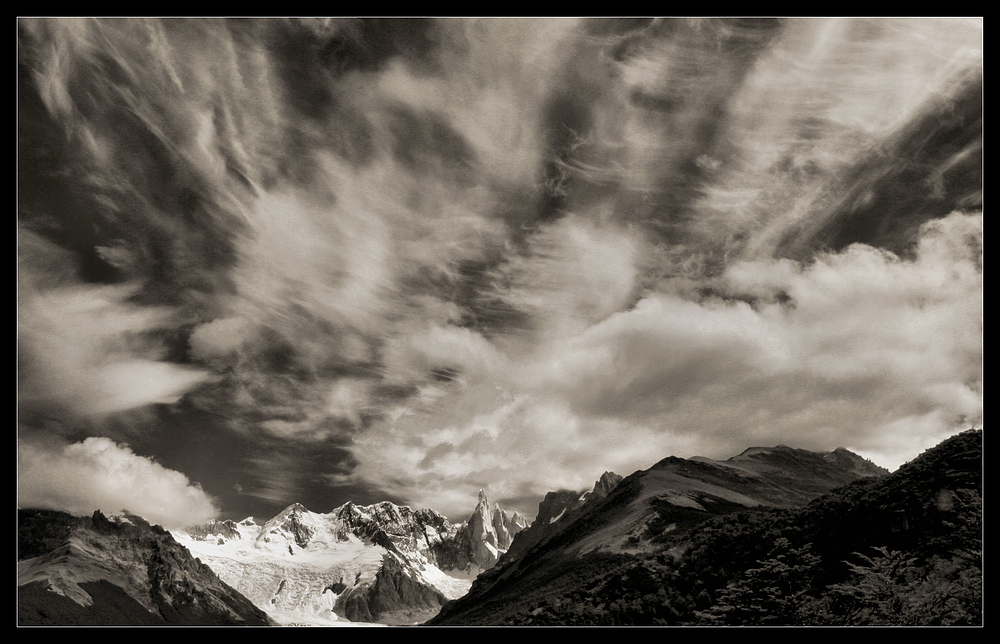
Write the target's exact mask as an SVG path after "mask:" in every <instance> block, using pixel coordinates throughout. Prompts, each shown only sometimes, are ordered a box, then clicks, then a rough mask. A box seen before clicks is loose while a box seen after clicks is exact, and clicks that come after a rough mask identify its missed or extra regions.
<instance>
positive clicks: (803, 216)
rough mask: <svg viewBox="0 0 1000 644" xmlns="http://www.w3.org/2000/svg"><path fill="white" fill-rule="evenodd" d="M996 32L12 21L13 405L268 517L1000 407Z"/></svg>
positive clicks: (940, 24) (731, 25)
mask: <svg viewBox="0 0 1000 644" xmlns="http://www.w3.org/2000/svg"><path fill="white" fill-rule="evenodd" d="M981 36H982V26H981V21H967V20H909V21H907V20H889V19H882V20H815V21H813V20H771V19H750V20H740V19H734V20H728V19H727V20H714V19H701V20H693V19H667V20H664V19H656V20H652V19H622V20H618V19H616V20H605V19H593V20H582V21H576V20H566V19H552V20H506V19H488V20H457V19H456V20H451V19H443V20H410V19H403V20H356V19H289V20H285V19H278V20H209V19H195V20H80V19H68V20H63V19H35V20H22V21H20V22H19V59H18V65H19V67H18V73H19V170H20V173H19V225H20V234H19V296H18V297H19V300H18V305H19V357H18V359H19V377H20V381H19V383H20V384H19V394H20V405H21V410H22V418H21V419H22V424H24V425H25V427H24V428H23V429H22V432H24V433H25V434H31V435H33V436H37V435H44V434H46V433H51V432H52V431H56V430H52V429H51V428H53V427H59V428H62V429H60V430H58V431H59V432H60V433H62V434H63V435H65V436H69V435H73V436H81V435H82V436H86V435H94V436H96V437H104V438H108V437H110V438H114V439H115V440H119V441H120V443H119V444H116V445H117V446H116V448H115V449H118V450H125V449H134V450H135V451H134V452H133V455H140V456H137V458H147V457H148V456H149V455H152V454H162V455H164V460H162V463H163V464H164V465H163V466H164V467H167V468H172V469H176V470H177V472H183V473H184V475H186V476H188V477H190V480H192V481H204V485H205V487H206V490H207V491H208V492H209V493H210V494H213V495H217V496H218V498H220V499H222V502H223V503H224V504H225V506H226V507H227V508H238V509H239V510H240V511H250V512H257V510H252V508H253V507H258V508H261V507H267V508H271V507H276V506H278V505H280V504H283V503H291V502H293V501H300V502H306V501H305V499H306V498H308V499H316V500H317V502H320V503H327V504H328V505H329V507H333V506H334V505H337V504H339V503H340V502H343V501H346V500H348V496H347V495H349V496H350V497H352V498H354V500H355V501H361V500H363V499H366V500H371V501H374V500H379V499H381V498H390V499H392V500H400V501H404V502H410V503H419V504H422V505H430V506H433V507H437V508H438V509H440V510H443V511H446V512H449V513H454V514H456V515H461V514H463V513H466V512H467V511H468V509H469V508H466V507H465V506H466V505H468V504H469V502H470V499H471V501H472V502H473V503H474V495H475V493H476V491H477V490H478V486H480V485H486V484H488V485H489V487H490V488H491V490H490V493H491V497H501V498H503V497H506V498H511V499H513V498H518V499H527V498H530V496H531V494H539V495H540V494H543V493H544V492H545V491H546V490H548V489H550V488H554V487H571V488H576V487H582V486H586V485H590V484H592V483H593V480H594V479H595V478H596V476H598V475H599V474H600V473H601V472H603V471H605V470H607V469H613V468H618V469H628V468H633V469H634V468H636V467H640V466H648V464H649V463H647V462H646V461H645V460H644V459H646V458H647V457H649V455H650V454H651V453H652V452H656V454H655V457H657V458H658V457H660V456H662V455H663V454H661V452H666V451H672V452H681V451H683V450H684V449H691V450H693V452H692V453H694V452H698V453H706V454H707V453H709V452H710V451H711V450H710V449H707V448H708V447H709V446H710V445H709V441H714V442H713V443H712V444H714V445H715V449H716V450H724V449H728V448H730V447H731V448H732V449H734V450H736V451H739V450H740V449H742V448H743V447H745V446H746V443H752V442H757V441H758V440H759V441H772V442H786V443H789V444H796V445H801V446H813V447H817V448H821V447H823V445H821V444H820V443H821V442H822V441H821V440H820V439H819V438H817V437H818V436H821V435H824V434H823V432H825V435H826V436H827V437H830V438H831V439H832V437H839V438H841V439H843V442H844V443H849V444H848V446H852V445H853V446H855V447H859V448H866V449H869V450H870V451H869V453H870V454H889V455H890V457H891V458H898V457H899V454H898V452H899V451H902V450H903V448H899V449H898V450H896V451H893V449H892V448H891V447H890V445H891V444H892V443H893V442H896V443H899V444H904V443H905V444H906V445H907V446H908V447H907V448H906V450H905V451H907V452H908V451H909V445H910V442H908V441H910V439H912V440H917V441H918V442H919V441H924V442H926V441H928V440H930V438H929V437H931V436H937V435H938V434H940V433H942V432H945V431H948V430H949V429H950V428H952V427H953V426H954V425H955V423H956V422H959V421H958V420H956V419H959V418H961V419H962V420H961V422H967V421H968V422H975V419H976V418H978V417H979V415H980V414H981V371H977V365H979V364H981V346H980V345H979V344H978V338H979V337H981V322H979V321H978V320H979V318H978V317H977V316H980V315H981V306H979V307H978V308H977V304H976V303H977V301H978V300H977V297H978V298H980V299H981V275H982V273H981V267H982V263H981V261H982V260H981V221H982V214H981V212H980V210H981V180H982V173H981V133H982V110H981V95H982V83H981V66H982V47H981ZM977 39H978V41H977ZM953 211H958V212H955V214H952V215H949V213H952V212H953ZM960 240H965V241H960ZM969 240H971V243H970V242H969ZM856 242H861V243H864V244H867V245H866V246H857V245H855V246H852V245H851V244H853V243H856ZM977 244H979V245H978V246H977ZM879 248H883V249H890V250H892V251H893V253H895V254H886V253H884V252H882V250H879ZM963 249H964V250H963ZM831 251H836V252H831ZM780 257H787V258H790V259H785V260H779V259H778V258H780ZM949 275H957V276H959V277H958V278H955V279H952V278H950V277H948V276H949ZM930 338H933V339H934V342H933V343H931V344H930V345H929V344H928V343H930V342H931V341H930ZM927 346H933V347H934V349H933V350H932V351H929V352H926V351H925V354H921V353H920V351H919V350H918V348H925V347H927ZM931 361H936V363H937V364H938V365H941V370H940V371H939V372H938V374H937V375H932V374H931V371H930V370H929V365H930V364H931ZM151 409H155V410H159V411H156V412H155V413H154V412H151V411H150V410H151ZM163 410H172V412H171V413H169V414H166V415H162V414H161V413H160V412H162V411H163ZM831 419H833V420H831ZM836 419H840V420H836ZM841 421H842V422H841ZM47 427H48V428H50V429H46V428H47ZM126 438H127V439H128V443H129V445H130V447H124V441H125V439H126ZM227 441H231V444H232V445H234V448H233V454H231V455H230V456H231V458H225V459H221V460H222V461H223V463H220V465H219V468H220V470H222V471H212V469H211V467H210V466H209V464H208V461H207V460H206V457H205V456H204V454H211V453H216V452H218V451H219V450H220V445H225V444H227ZM810 441H811V442H810ZM851 441H853V443H852V442H851ZM182 446H190V449H187V448H183V447H182ZM835 446H836V445H833V446H830V447H835ZM171 454H172V455H173V456H169V457H168V456H167V455H171ZM709 455H710V456H727V455H728V454H725V453H715V452H712V453H711V454H709ZM84 460H86V459H84ZM126 460H127V459H126ZM654 460H655V458H654ZM91 461H93V459H91ZM91 461H88V462H91ZM80 462H83V461H80ZM82 467H83V466H81V468H82ZM81 471H82V470H81ZM222 472H225V473H222ZM620 473H623V474H627V473H628V472H627V471H622V472H620ZM32 480H34V479H32ZM237 489H238V490H241V491H242V492H238V491H237ZM254 504H258V505H256V506H255V505H254ZM307 505H308V503H307ZM529 505H530V504H529ZM470 507H471V506H470ZM131 509H133V510H134V511H139V508H131ZM522 509H523V510H525V511H527V512H530V511H531V508H530V507H526V508H522Z"/></svg>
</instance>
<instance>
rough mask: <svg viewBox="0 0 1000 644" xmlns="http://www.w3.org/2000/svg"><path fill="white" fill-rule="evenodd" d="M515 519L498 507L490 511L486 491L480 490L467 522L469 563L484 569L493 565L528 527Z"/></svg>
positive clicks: (525, 523)
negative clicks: (518, 534)
mask: <svg viewBox="0 0 1000 644" xmlns="http://www.w3.org/2000/svg"><path fill="white" fill-rule="evenodd" d="M517 519H518V520H516V521H515V520H514V519H513V518H512V517H511V516H509V515H508V514H507V513H506V512H504V511H503V509H501V508H500V505H499V504H497V505H496V506H495V507H494V508H493V509H491V508H490V502H489V499H488V498H487V496H486V492H485V491H484V490H479V503H477V504H476V509H475V510H473V511H472V516H471V517H469V521H468V522H467V525H468V534H469V546H470V549H471V552H470V559H471V562H472V563H473V564H475V565H476V566H479V568H480V569H483V570H485V569H488V568H492V567H493V566H494V565H496V563H497V561H498V560H499V559H500V556H501V555H503V553H505V552H506V551H507V549H508V548H509V547H510V544H511V543H512V542H513V540H514V537H515V535H517V533H519V532H520V531H521V530H523V529H524V528H525V527H526V525H527V522H526V521H525V520H524V519H523V518H521V517H520V516H519V515H518V517H517Z"/></svg>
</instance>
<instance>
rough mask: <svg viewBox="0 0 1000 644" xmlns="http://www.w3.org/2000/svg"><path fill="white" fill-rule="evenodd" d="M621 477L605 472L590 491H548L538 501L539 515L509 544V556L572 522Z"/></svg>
mask: <svg viewBox="0 0 1000 644" xmlns="http://www.w3.org/2000/svg"><path fill="white" fill-rule="evenodd" d="M621 481H622V477H621V476H620V475H618V474H615V473H614V472H605V473H604V474H602V475H601V478H599V479H598V480H597V482H596V483H594V487H593V489H591V490H589V491H582V492H573V491H570V490H559V491H556V492H549V493H548V494H546V495H545V498H544V499H542V502H541V503H539V504H538V515H537V516H536V517H535V521H534V522H533V523H532V524H531V526H530V527H527V526H526V528H527V529H523V530H522V531H519V532H520V535H519V537H518V538H517V539H514V540H513V542H512V543H511V545H510V546H509V547H508V551H507V552H508V558H509V559H516V558H519V557H521V556H522V555H523V554H524V553H525V552H527V551H528V550H529V549H530V548H531V547H532V546H534V545H535V544H536V543H538V542H539V541H542V540H544V539H545V538H547V537H548V536H550V535H552V534H555V533H556V532H559V531H560V530H561V529H562V526H564V525H565V524H566V523H567V522H572V521H573V520H574V519H575V517H577V516H578V515H579V514H580V512H581V511H582V510H583V508H584V507H587V506H589V505H591V504H593V503H594V502H596V501H597V500H599V499H603V498H604V497H606V496H607V495H608V494H610V493H611V491H612V490H613V489H615V487H616V486H617V485H618V484H619V483H621Z"/></svg>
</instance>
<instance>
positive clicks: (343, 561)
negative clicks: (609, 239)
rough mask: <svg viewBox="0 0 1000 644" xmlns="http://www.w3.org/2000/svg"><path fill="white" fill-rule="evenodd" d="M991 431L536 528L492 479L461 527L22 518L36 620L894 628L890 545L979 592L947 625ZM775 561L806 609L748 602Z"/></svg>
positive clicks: (546, 518)
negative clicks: (882, 590)
mask: <svg viewBox="0 0 1000 644" xmlns="http://www.w3.org/2000/svg"><path fill="white" fill-rule="evenodd" d="M977 441H978V442H977ZM981 441H982V432H981V430H979V431H978V433H977V432H966V433H963V434H960V435H958V436H956V437H954V438H953V439H950V441H946V442H945V443H943V444H942V445H941V446H939V447H938V448H935V449H934V450H929V451H928V452H927V453H925V454H923V455H921V457H919V458H918V459H916V460H915V461H913V462H911V463H910V464H907V465H906V466H904V467H903V468H900V470H899V471H897V472H896V473H893V474H891V475H890V474H889V472H888V471H887V470H885V469H883V468H880V467H878V466H876V465H874V464H873V463H871V462H869V461H867V460H865V459H863V458H862V457H860V456H858V455H856V454H854V453H852V452H850V451H848V450H846V449H843V448H838V449H836V450H834V451H832V452H811V451H806V450H801V449H794V448H791V447H787V446H784V445H779V446H776V447H754V448H750V449H747V450H745V451H744V452H743V453H741V454H739V455H738V456H734V457H732V458H730V459H727V460H713V459H708V458H703V457H693V458H690V459H682V458H677V457H673V456H671V457H668V458H665V459H663V460H661V461H660V462H658V463H657V464H655V465H654V466H653V467H651V468H649V469H648V470H644V471H639V472H635V473H634V474H632V475H630V476H628V477H626V478H622V477H621V476H619V475H617V474H614V473H612V472H605V473H604V474H603V475H602V476H601V477H600V478H599V479H598V480H597V481H596V483H595V484H594V486H593V488H592V489H590V490H581V491H573V490H559V491H554V492H550V493H549V494H547V495H546V497H545V498H544V500H543V501H542V502H541V503H540V504H539V510H538V514H537V516H536V518H535V520H534V521H533V522H532V523H531V525H530V526H528V525H527V521H526V520H525V519H524V518H523V517H521V516H519V515H518V514H517V513H513V514H508V513H507V512H505V511H504V510H503V509H502V508H500V507H499V505H497V504H494V505H493V506H491V505H490V503H489V500H488V498H487V495H486V493H485V492H484V491H480V494H479V499H478V503H477V505H476V508H475V510H474V511H473V512H472V514H471V516H470V518H469V520H468V521H465V522H462V523H459V524H452V523H450V522H449V521H448V520H447V519H446V518H445V517H443V516H442V515H440V514H439V513H437V512H435V511H433V510H429V509H422V510H416V511H414V510H411V509H410V508H409V507H405V506H397V505H395V504H392V503H388V502H383V503H377V504H373V505H369V506H359V505H355V504H353V503H347V504H345V505H342V506H340V507H338V508H336V509H334V510H332V511H331V512H329V513H326V514H319V513H315V512H311V511H310V510H308V509H307V508H305V507H304V506H302V505H300V504H297V503H296V504H292V505H290V506H289V507H287V508H286V509H285V510H283V511H282V512H280V513H279V514H278V515H276V516H275V517H273V518H271V519H270V520H268V521H265V522H263V523H260V524H258V523H257V522H256V521H255V519H254V518H252V517H251V518H246V519H244V520H242V521H239V522H236V521H232V520H225V521H213V522H210V523H208V524H203V525H200V526H191V527H189V528H188V529H187V530H184V531H175V532H173V533H168V532H166V531H165V530H163V529H162V528H159V527H158V526H151V525H149V524H148V523H146V522H145V521H143V520H142V519H141V518H139V517H136V516H134V515H130V514H127V513H126V514H123V515H122V516H117V517H110V518H109V517H105V516H104V515H103V514H101V513H100V512H96V513H95V514H94V515H93V516H92V517H88V518H77V517H71V516H70V515H66V514H64V513H59V512H53V511H38V510H19V526H18V530H19V533H18V544H19V545H18V547H19V553H18V557H19V563H18V587H19V598H18V606H19V624H21V625H35V624H129V625H167V624H195V623H199V624H218V625H235V624H245V625H265V624H268V623H272V624H279V625H292V624H301V625H336V624H350V623H356V622H375V623H382V624H416V623H425V622H426V623H428V624H432V625H478V624H524V625H528V624H534V625H543V624H720V623H739V624H746V623H757V622H761V621H763V622H765V623H795V624H802V623H855V622H851V621H850V620H851V619H859V618H858V615H861V616H863V617H864V619H868V620H869V622H872V623H879V622H878V621H877V620H878V619H881V618H878V617H877V616H875V617H873V615H876V613H875V612H873V611H874V609H872V608H871V606H867V605H866V604H864V603H863V602H861V603H859V602H860V600H858V599H857V596H856V595H857V593H860V592H861V591H857V590H856V589H857V588H858V586H852V585H851V584H852V583H854V582H855V581H856V577H857V576H858V575H861V576H863V574H864V572H865V570H864V569H863V566H864V565H868V566H875V565H876V563H878V565H882V564H884V561H883V559H885V558H886V557H889V558H890V559H891V557H896V560H898V561H897V563H899V562H900V561H901V562H904V563H906V564H907V565H908V566H909V568H906V570H908V571H910V573H912V574H913V575H916V573H917V572H920V571H924V572H926V571H925V570H924V568H926V567H928V566H930V567H931V568H934V567H935V566H936V568H934V570H937V571H938V572H937V573H935V574H939V575H944V576H945V577H947V580H948V581H947V583H946V582H945V581H941V584H943V585H944V586H946V587H947V585H948V584H952V583H957V582H956V579H960V580H961V581H962V584H963V587H965V588H972V591H971V592H973V596H972V598H971V599H970V596H966V595H968V593H966V595H962V596H961V598H960V599H959V600H956V599H955V597H952V596H949V597H948V598H946V599H948V602H950V604H948V602H945V603H946V604H948V605H949V606H951V605H953V604H955V602H956V601H958V603H959V604H960V605H961V606H960V608H954V609H953V610H952V612H950V613H947V615H946V616H945V617H941V616H940V615H939V617H938V618H939V620H940V621H942V623H966V622H969V621H970V620H971V621H972V622H974V621H975V617H974V616H972V617H970V616H969V615H971V614H972V613H974V612H975V611H974V604H975V600H974V594H975V593H974V590H975V584H974V583H973V581H974V579H975V576H976V571H977V570H981V536H979V534H978V533H977V531H976V528H975V526H974V525H973V524H974V519H975V517H976V516H979V519H978V520H979V521H980V524H979V525H980V530H981V475H980V472H979V469H978V468H979V467H980V466H981ZM976 499H979V501H978V503H979V505H978V506H977V505H976ZM977 507H978V512H979V514H978V515H977V514H976V508H977ZM928 508H931V509H928ZM935 508H936V509H935ZM942 508H944V509H942ZM944 525H948V526H956V525H957V526H958V528H956V529H955V531H953V532H955V534H952V533H949V531H948V529H947V528H943V527H942V526H944ZM970 526H971V527H970ZM977 537H978V538H979V541H978V546H977V541H976V540H977ZM977 547H978V550H977ZM879 548H882V550H879ZM887 548H892V550H889V549H887ZM977 552H978V553H979V554H978V557H979V559H978V560H977V559H976V556H977V555H976V553H977ZM855 553H856V555H855ZM900 553H902V554H900ZM904 555H906V556H904ZM910 555H914V556H913V557H911V556H910ZM196 557H197V558H196ZM852 557H853V559H852ZM866 558H867V559H866ZM896 560H893V561H896ZM845 561H853V563H850V564H846V563H844V562H845ZM866 561H867V563H866ZM977 561H978V562H979V563H978V568H977V563H976V562H977ZM765 562H771V563H774V562H779V563H781V566H777V567H775V566H772V568H773V569H774V570H777V569H780V570H784V571H786V572H784V573H783V574H789V573H787V570H792V571H795V572H796V576H795V582H794V583H795V584H797V586H796V588H798V590H797V591H796V593H797V594H796V595H795V597H796V598H797V599H796V600H795V601H794V602H793V601H792V600H790V599H789V598H788V597H783V598H778V599H779V600H780V601H779V600H775V601H774V602H772V604H773V605H767V606H763V607H762V606H756V607H753V606H751V607H750V608H748V606H747V604H748V602H749V600H747V597H757V598H769V597H770V598H771V599H774V598H773V597H771V596H770V595H769V594H768V592H764V591H762V590H761V589H760V588H751V589H750V590H751V591H752V592H750V591H747V592H746V593H744V594H742V595H741V594H740V593H741V592H743V590H746V588H744V586H747V585H748V584H749V585H750V586H752V583H751V582H750V581H748V580H757V581H759V578H760V575H761V574H762V573H761V572H760V570H771V572H773V570H772V568H768V566H766V565H763V564H764V563H765ZM755 566H757V567H758V568H755ZM782 566H784V567H782ZM849 566H854V568H850V567H849ZM921 566H923V568H921ZM859 571H860V572H859ZM852 575H854V576H852ZM949 575H950V576H949ZM970 575H971V579H973V581H970ZM923 578H924V579H928V578H934V577H933V575H931V576H930V577H929V576H928V574H924V576H923ZM942 579H944V577H942ZM852 580H853V581H852ZM754 583H756V582H754ZM900 583H902V582H900ZM908 583H909V582H908ZM913 583H916V582H913ZM741 584H742V585H741ZM810 584H811V585H810ZM834 587H836V588H837V589H838V590H836V592H834V591H830V590H829V589H830V588H834ZM906 588H909V586H907V587H906ZM741 589H742V590H741ZM910 590H912V589H910ZM855 591H856V592H855ZM852 592H854V593H855V595H851V593H852ZM913 592H916V591H913ZM831 593H832V594H831ZM838 593H839V594H838ZM953 595H954V593H953ZM980 596H981V587H980ZM852 597H853V598H854V599H853V600H852V599H851V598H852ZM869 599H870V598H869ZM854 600H857V601H854ZM741 601H742V602H743V603H742V604H741V603H740V602H741ZM851 601H854V603H851ZM782 602H784V603H782ZM824 602H825V603H824ZM838 602H839V603H838ZM749 603H750V604H752V602H749ZM869 603H870V602H869ZM790 606H791V608H790ZM845 606H846V607H847V608H845ZM859 606H861V608H859ZM970 606H973V608H970ZM821 608H822V611H821ZM865 610H867V611H868V612H864V611H865ZM914 610H915V609H914ZM838 611H839V612H838ZM821 613H822V615H823V617H822V618H821V617H819V616H820V614H821ZM883 613H885V614H889V613H891V611H888V610H885V611H883ZM896 613H898V614H906V612H905V611H901V610H897V611H896ZM931 613H932V612H931V611H928V610H923V614H931ZM879 614H881V613H879ZM909 615H910V618H911V619H917V618H916V617H914V616H913V613H912V612H911V613H910V614H909ZM824 619H825V620H826V621H825V622H824V621H823V620H824ZM838 619H839V620H841V621H840V622H838V621H837V620H838ZM980 619H981V613H980ZM754 620H756V622H755V621H754ZM767 620H771V622H767ZM775 620H777V621H775ZM782 620H784V621H782ZM949 620H950V621H949ZM963 620H965V621H963Z"/></svg>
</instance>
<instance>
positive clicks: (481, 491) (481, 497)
mask: <svg viewBox="0 0 1000 644" xmlns="http://www.w3.org/2000/svg"><path fill="white" fill-rule="evenodd" d="M479 502H480V503H485V504H489V500H488V499H487V498H486V490H484V489H482V488H480V489H479Z"/></svg>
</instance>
